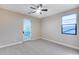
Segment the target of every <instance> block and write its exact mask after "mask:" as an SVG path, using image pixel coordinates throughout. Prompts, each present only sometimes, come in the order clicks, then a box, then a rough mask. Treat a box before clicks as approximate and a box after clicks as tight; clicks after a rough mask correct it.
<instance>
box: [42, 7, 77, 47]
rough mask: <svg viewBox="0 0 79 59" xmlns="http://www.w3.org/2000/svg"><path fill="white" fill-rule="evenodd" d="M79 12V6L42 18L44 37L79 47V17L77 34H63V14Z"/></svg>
mask: <svg viewBox="0 0 79 59" xmlns="http://www.w3.org/2000/svg"><path fill="white" fill-rule="evenodd" d="M71 13H79V8H76V9H73V10H69V11H66V12H62V13H59V14H56V15H52V16H49V17H46V18H44V19H42V20H41V22H42V23H41V26H42V29H41V31H42V32H41V33H42V38H46V39H48V40H50V41H57V42H60V43H64V44H67V45H73V46H77V47H79V17H78V19H77V25H78V26H77V27H78V28H77V35H67V34H61V16H62V15H67V14H71ZM78 16H79V15H78Z"/></svg>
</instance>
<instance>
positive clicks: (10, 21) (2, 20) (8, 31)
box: [0, 9, 40, 46]
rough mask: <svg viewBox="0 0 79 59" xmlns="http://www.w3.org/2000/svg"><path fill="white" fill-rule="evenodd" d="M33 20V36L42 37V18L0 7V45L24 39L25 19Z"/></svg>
mask: <svg viewBox="0 0 79 59" xmlns="http://www.w3.org/2000/svg"><path fill="white" fill-rule="evenodd" d="M24 18H26V19H29V20H32V34H33V35H32V38H31V39H38V38H39V37H40V20H39V19H37V18H33V17H29V16H25V15H22V14H19V13H14V12H11V11H7V10H4V9H0V46H2V45H6V44H12V43H16V42H22V41H23V34H22V31H23V30H22V27H23V19H24Z"/></svg>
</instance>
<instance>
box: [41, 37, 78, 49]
mask: <svg viewBox="0 0 79 59" xmlns="http://www.w3.org/2000/svg"><path fill="white" fill-rule="evenodd" d="M41 39H44V40H47V41H50V42H54V43H57V44H60V45H64V46H66V47H70V48H73V49H77V50H79V47H78V46H75V45H70V44H66V43H62V42H58V41H55V40H50V39H46V38H41Z"/></svg>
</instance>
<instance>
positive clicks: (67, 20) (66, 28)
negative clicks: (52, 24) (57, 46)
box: [61, 14, 77, 35]
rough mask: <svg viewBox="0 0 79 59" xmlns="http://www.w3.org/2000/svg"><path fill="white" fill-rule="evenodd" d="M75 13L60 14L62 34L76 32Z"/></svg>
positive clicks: (74, 33)
mask: <svg viewBox="0 0 79 59" xmlns="http://www.w3.org/2000/svg"><path fill="white" fill-rule="evenodd" d="M76 19H77V14H70V15H66V16H62V29H61V30H62V33H63V34H72V35H76V34H77V23H76Z"/></svg>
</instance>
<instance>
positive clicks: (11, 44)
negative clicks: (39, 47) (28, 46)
mask: <svg viewBox="0 0 79 59" xmlns="http://www.w3.org/2000/svg"><path fill="white" fill-rule="evenodd" d="M21 43H22V41H21V42H15V43H10V44H6V45H2V46H0V48H4V47H8V46H13V45H16V44H21Z"/></svg>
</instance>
